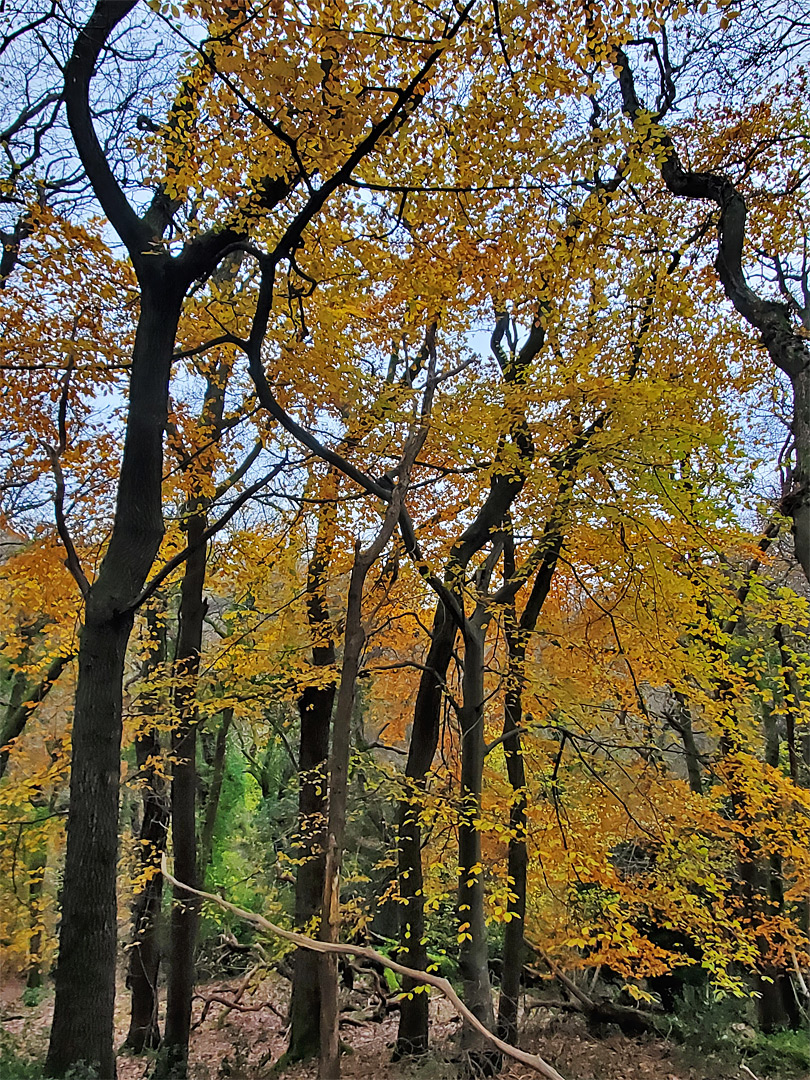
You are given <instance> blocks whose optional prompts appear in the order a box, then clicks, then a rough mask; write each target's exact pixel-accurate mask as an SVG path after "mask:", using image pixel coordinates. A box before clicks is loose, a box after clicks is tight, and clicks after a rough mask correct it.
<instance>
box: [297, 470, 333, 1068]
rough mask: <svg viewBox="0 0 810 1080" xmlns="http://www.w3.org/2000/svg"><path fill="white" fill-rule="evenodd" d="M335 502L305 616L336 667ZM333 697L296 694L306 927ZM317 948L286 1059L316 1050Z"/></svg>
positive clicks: (311, 909)
mask: <svg viewBox="0 0 810 1080" xmlns="http://www.w3.org/2000/svg"><path fill="white" fill-rule="evenodd" d="M336 480H337V478H336V474H335V472H334V470H330V474H329V476H328V477H327V481H326V484H325V490H324V492H323V494H324V496H325V498H326V499H329V498H330V497H331V498H332V499H334V496H335V494H336V493H337V482H336ZM334 522H335V507H334V502H331V503H330V502H328V501H327V502H324V503H322V505H321V510H320V518H319V521H318V535H317V538H316V540H315V548H314V551H313V553H312V558H311V559H310V562H309V566H308V568H307V619H308V621H309V628H310V634H311V636H312V664H313V666H314V667H316V668H334V665H335V644H334V641H333V640H332V636H331V629H330V624H329V608H328V605H327V602H326V575H327V570H328V567H329V561H330V558H331V553H332V544H333V538H334ZM334 701H335V681H334V678H331V679H328V680H327V681H326V684H325V685H323V686H307V687H305V688H304V691H303V693H302V694H301V697H300V698H299V700H298V712H299V715H300V717H301V739H300V748H299V753H298V773H299V781H298V782H299V788H298V843H299V846H300V857H301V858H302V859H303V860H304V862H302V863H301V864H300V865H299V867H298V873H297V875H296V879H295V925H296V927H297V928H298V929H299V930H305V929H306V928H307V927H308V926H309V925H310V924H311V923H312V921H313V919H315V918H317V916H318V915H319V913H320V911H321V904H322V902H323V877H324V865H325V852H324V846H325V840H326V829H325V821H324V809H325V806H326V785H327V777H326V760H327V758H328V757H329V731H330V727H331V723H332V707H333V705H334ZM319 972H320V964H319V958H318V954H317V953H314V952H312V951H311V950H310V949H298V951H297V952H296V954H295V967H294V970H293V981H292V993H291V996H290V1041H289V1045H288V1048H287V1056H288V1060H289V1061H300V1060H302V1059H305V1058H309V1057H313V1056H315V1055H317V1054H318V1053H319V1052H320V1044H321V1028H320V1015H321V984H320V974H319Z"/></svg>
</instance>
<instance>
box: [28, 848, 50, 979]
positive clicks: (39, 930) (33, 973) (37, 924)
mask: <svg viewBox="0 0 810 1080" xmlns="http://www.w3.org/2000/svg"><path fill="white" fill-rule="evenodd" d="M47 865H48V852H47V849H46V848H44V847H43V848H40V850H39V851H37V852H36V854H35V855H34V856H33V858H32V859H31V862H30V864H29V867H28V910H29V912H30V916H31V936H30V938H29V939H28V972H27V976H26V980H25V985H26V986H27V987H28V988H29V989H30V990H35V989H37V988H38V987H40V986H42V935H43V932H44V927H43V925H42V882H43V880H44V878H45V868H46V867H47Z"/></svg>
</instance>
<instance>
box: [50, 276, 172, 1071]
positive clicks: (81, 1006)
mask: <svg viewBox="0 0 810 1080" xmlns="http://www.w3.org/2000/svg"><path fill="white" fill-rule="evenodd" d="M150 284H151V287H149V288H147V287H144V289H143V291H142V298H141V316H140V320H139V323H138V330H137V334H136V338H135V348H134V351H133V358H132V368H131V373H130V398H129V414H128V419H127V430H126V436H125V440H124V454H123V460H122V463H121V476H120V481H119V487H118V501H117V504H116V511H115V520H114V524H113V529H112V535H111V537H110V544H109V547H108V549H107V553H106V555H105V557H104V560H103V562H102V564H101V568H100V570H99V575H98V578H97V579H96V581H95V582H94V584H93V585H92V586H91V588H90V591H89V593H88V595H87V602H86V609H85V619H84V626H83V628H82V631H81V640H80V645H79V662H78V681H77V686H76V701H75V707H74V712H73V750H72V767H71V774H70V813H69V816H68V826H67V850H66V853H65V871H64V881H63V887H62V925H61V932H60V937H59V959H58V963H57V967H56V1000H55V1004H54V1015H53V1026H52V1028H51V1040H50V1046H49V1049H48V1057H47V1061H46V1067H45V1071H46V1073H47V1074H48V1076H55V1077H59V1076H63V1075H64V1073H65V1072H66V1071H67V1070H68V1069H69V1068H71V1067H73V1066H78V1065H79V1063H81V1062H85V1063H89V1064H91V1065H95V1067H96V1068H97V1069H98V1071H99V1073H100V1075H101V1076H102V1077H103V1078H104V1080H110V1078H111V1077H114V1076H115V1073H116V1070H115V1055H114V1052H113V1009H114V1004H115V968H116V956H117V898H116V871H117V860H118V786H119V776H120V758H121V699H122V680H123V674H124V663H125V659H126V650H127V643H128V641H129V635H130V632H131V630H132V622H133V614H132V610H131V608H132V604H133V603H134V602H135V600H136V599H137V597H138V595H139V593H140V590H141V589H142V588H143V584H144V582H145V580H146V575H147V574H148V573H149V569H150V567H151V566H152V563H153V561H154V558H155V555H156V554H157V551H158V547H159V546H160V541H161V538H162V536H163V514H162V500H161V494H162V474H163V429H164V427H165V424H166V408H167V402H168V393H169V373H170V368H171V356H172V349H173V346H174V338H175V332H176V329H177V321H178V318H179V312H180V297H179V295H177V293H178V290H177V289H176V288H174V283H173V282H171V281H166V280H164V275H162V274H160V273H156V274H155V280H154V281H152V282H151V283H150Z"/></svg>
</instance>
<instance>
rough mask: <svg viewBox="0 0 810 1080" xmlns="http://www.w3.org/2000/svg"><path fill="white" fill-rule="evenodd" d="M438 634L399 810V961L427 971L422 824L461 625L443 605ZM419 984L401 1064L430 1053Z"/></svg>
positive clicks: (405, 1027) (405, 1020)
mask: <svg viewBox="0 0 810 1080" xmlns="http://www.w3.org/2000/svg"><path fill="white" fill-rule="evenodd" d="M432 634H433V636H432V639H431V643H430V649H429V650H428V655H427V658H426V660H425V669H424V671H423V672H422V677H421V679H420V681H419V690H418V692H417V695H416V705H415V707H414V713H413V728H412V731H411V739H410V745H409V748H408V762H407V766H406V770H405V775H406V783H407V784H408V797H406V798H405V799H403V801H402V802H401V803H400V806H399V845H398V862H399V893H400V899H401V901H402V902H401V904H400V947H399V958H400V960H401V962H402V963H403V964H405V965H406V966H407V967H412V968H416V969H417V970H421V971H424V970H425V968H426V967H427V951H426V948H425V943H424V939H425V910H424V896H423V884H424V882H423V875H422V829H421V826H420V823H419V812H420V809H421V805H422V798H421V792H423V790H424V784H425V778H426V776H427V774H428V770H429V769H430V766H431V764H432V762H433V758H434V756H435V754H436V749H437V747H438V743H439V726H440V719H441V706H442V698H443V696H444V686H445V681H446V678H447V670H448V668H449V666H450V660H451V659H452V656H453V645H454V643H455V639H456V627H455V624H454V623H453V620H452V619H451V617H450V615H449V614H448V613H447V612H446V611H445V608H444V606H443V604H441V602H440V603H439V604H438V606H437V608H436V614H435V616H434V619H433V630H432ZM415 985H416V984H414V983H413V982H412V981H411V980H410V979H405V980H403V984H402V988H403V990H404V991H405V993H406V994H409V993H410V994H412V996H411V997H410V998H408V997H403V999H402V1001H401V1003H400V1013H399V1029H398V1032H397V1043H396V1050H395V1054H394V1056H395V1059H397V1058H400V1057H404V1056H406V1055H409V1054H424V1053H425V1052H426V1051H427V1048H428V996H427V994H425V993H415V994H414V993H413V990H414V987H415Z"/></svg>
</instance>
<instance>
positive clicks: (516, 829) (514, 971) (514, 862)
mask: <svg viewBox="0 0 810 1080" xmlns="http://www.w3.org/2000/svg"><path fill="white" fill-rule="evenodd" d="M510 638H511V640H510ZM507 647H508V649H509V656H510V678H509V682H508V684H507V689H506V699H505V702H504V721H503V730H504V735H508V738H505V739H504V743H503V749H504V755H505V757H506V772H507V775H508V777H509V783H510V785H511V787H512V792H513V794H512V803H511V805H510V807H509V850H508V853H507V867H506V873H507V877H508V880H509V894H510V895H509V901H508V903H507V908H506V910H507V912H508V914H509V916H510V918H509V921H508V922H507V923H506V926H505V927H504V935H503V972H502V975H501V996H500V999H499V1001H498V1034H499V1035H500V1037H501V1038H502V1039H504V1040H505V1041H506V1042H510V1043H514V1044H515V1045H516V1044H517V1036H518V1027H517V1018H518V1003H519V999H520V980H521V976H522V974H523V965H524V962H525V956H524V952H525V944H524V940H523V935H524V930H525V921H526V871H527V866H528V856H527V852H526V768H525V764H524V761H523V747H522V744H521V739H520V734H519V731H518V729H519V728H520V725H521V720H522V718H523V670H522V666H523V659H524V653H525V647H522V643H521V642H518V641H516V640H515V634H514V633H513V634H510V633H509V632H507Z"/></svg>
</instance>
